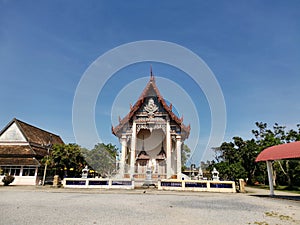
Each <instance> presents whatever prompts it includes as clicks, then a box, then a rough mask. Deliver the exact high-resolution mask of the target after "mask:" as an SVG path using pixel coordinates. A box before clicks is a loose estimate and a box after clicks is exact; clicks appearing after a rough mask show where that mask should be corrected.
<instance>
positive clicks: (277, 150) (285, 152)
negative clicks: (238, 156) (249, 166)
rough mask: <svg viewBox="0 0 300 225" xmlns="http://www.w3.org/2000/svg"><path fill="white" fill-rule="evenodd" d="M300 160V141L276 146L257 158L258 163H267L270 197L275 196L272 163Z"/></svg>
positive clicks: (267, 149)
mask: <svg viewBox="0 0 300 225" xmlns="http://www.w3.org/2000/svg"><path fill="white" fill-rule="evenodd" d="M295 158H300V141H296V142H291V143H287V144H281V145H275V146H272V147H269V148H266V149H265V150H263V151H262V152H261V153H260V154H259V155H258V156H257V158H256V160H255V161H256V162H260V161H266V162H267V169H268V178H269V186H270V195H274V187H273V167H272V161H274V160H280V159H295Z"/></svg>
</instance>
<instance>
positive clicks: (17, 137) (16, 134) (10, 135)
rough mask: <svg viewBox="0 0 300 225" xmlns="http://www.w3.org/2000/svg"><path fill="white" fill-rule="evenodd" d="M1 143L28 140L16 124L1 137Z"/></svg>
mask: <svg viewBox="0 0 300 225" xmlns="http://www.w3.org/2000/svg"><path fill="white" fill-rule="evenodd" d="M0 142H26V138H25V137H24V135H23V133H22V132H21V130H20V128H19V127H18V126H17V124H16V122H14V123H12V124H11V125H10V126H9V127H8V128H7V129H6V130H5V131H4V132H3V133H2V134H1V135H0Z"/></svg>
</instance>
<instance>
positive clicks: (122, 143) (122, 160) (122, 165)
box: [119, 135, 127, 178]
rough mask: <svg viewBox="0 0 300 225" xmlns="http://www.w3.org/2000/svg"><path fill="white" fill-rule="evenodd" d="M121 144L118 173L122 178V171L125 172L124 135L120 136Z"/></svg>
mask: <svg viewBox="0 0 300 225" xmlns="http://www.w3.org/2000/svg"><path fill="white" fill-rule="evenodd" d="M121 145H122V149H121V151H122V156H121V161H120V172H119V173H120V175H121V177H122V178H123V177H124V173H125V159H126V149H127V140H126V136H125V135H124V136H122V138H121Z"/></svg>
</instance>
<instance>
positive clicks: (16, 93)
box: [0, 0, 300, 162]
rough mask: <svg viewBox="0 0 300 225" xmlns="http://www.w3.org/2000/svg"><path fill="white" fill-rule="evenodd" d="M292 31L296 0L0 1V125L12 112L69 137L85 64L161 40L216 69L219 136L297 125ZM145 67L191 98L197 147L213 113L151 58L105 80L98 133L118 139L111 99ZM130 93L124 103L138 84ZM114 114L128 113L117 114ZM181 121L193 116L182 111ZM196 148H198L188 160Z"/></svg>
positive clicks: (187, 84)
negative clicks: (223, 114) (222, 121)
mask: <svg viewBox="0 0 300 225" xmlns="http://www.w3.org/2000/svg"><path fill="white" fill-rule="evenodd" d="M299 28H300V2H299V1H292V0H291V1H189V2H183V1H163V2H160V1H126V2H122V1H119V2H117V1H14V0H12V1H7V0H0V92H1V95H0V102H1V107H0V112H1V113H0V126H1V127H4V126H5V125H6V124H7V123H8V122H9V121H10V120H11V119H12V118H14V117H17V118H19V119H21V120H23V121H26V122H28V123H31V124H33V125H36V126H38V127H41V128H43V129H46V130H49V131H52V132H54V133H57V134H59V135H60V136H61V137H62V138H63V139H64V141H65V142H66V143H69V142H75V138H74V134H73V129H72V104H73V98H74V94H75V91H76V87H77V85H78V83H79V81H80V79H81V77H82V76H83V74H84V72H85V71H86V69H87V68H88V67H89V66H90V65H91V64H92V63H93V62H94V61H95V60H96V59H97V58H98V57H99V56H101V55H102V54H104V53H105V52H107V51H109V50H110V49H113V48H115V47H117V46H119V45H122V44H126V43H129V42H134V41H140V40H163V41H168V42H173V43H176V44H179V45H181V46H184V47H186V48H188V49H190V50H191V51H193V52H194V53H196V54H197V55H199V56H200V57H201V58H202V59H203V60H204V61H205V62H206V64H207V65H208V66H209V68H210V69H211V70H212V71H213V73H214V74H215V76H216V78H217V80H218V82H219V84H220V86H221V89H222V91H223V95H224V98H225V103H226V110H227V127H226V133H225V138H224V140H225V141H229V140H230V139H231V138H232V137H233V136H236V135H238V136H241V137H243V138H251V137H252V135H251V130H252V129H254V128H255V122H256V121H263V122H267V123H268V124H270V125H273V124H274V123H275V122H277V123H279V124H282V125H286V126H287V127H288V128H293V129H296V124H297V123H300V121H299V112H300V102H299V83H300V74H299V71H300V42H299V40H300V29H299ZM150 65H152V67H153V71H154V74H155V75H156V76H158V77H163V78H166V79H169V80H172V81H174V82H175V83H177V84H178V85H180V86H181V87H182V88H183V89H184V90H185V91H186V92H187V93H188V94H189V96H190V97H191V99H192V100H193V101H194V103H195V105H196V108H197V111H198V113H199V114H198V115H199V120H200V124H201V129H200V134H199V135H200V137H199V138H200V142H201V143H200V144H199V145H198V146H197V147H196V151H197V152H202V151H203V148H205V145H204V142H205V141H207V137H208V136H209V131H210V120H211V118H210V109H209V107H208V103H207V100H206V98H205V95H204V94H203V92H202V91H201V89H199V87H198V86H197V85H196V84H195V82H193V80H192V79H190V78H189V77H188V75H187V74H185V73H183V72H182V71H180V70H179V69H177V68H174V67H171V66H168V65H164V64H161V63H157V62H145V63H139V64H134V65H131V66H128V67H126V68H123V69H122V70H120V71H119V72H117V73H116V74H115V75H114V76H113V77H111V79H110V80H109V81H108V82H107V83H106V84H105V87H104V88H103V90H102V91H101V93H100V95H99V97H98V101H97V105H96V110H95V112H96V113H95V120H96V126H97V130H98V133H99V135H100V136H101V139H102V140H103V141H104V142H106V143H108V142H112V143H113V144H116V145H118V140H117V139H116V138H115V137H114V136H113V135H112V134H111V132H110V131H111V130H110V128H111V124H113V125H116V124H115V122H114V121H113V120H111V110H112V104H113V102H114V100H115V99H116V98H117V96H118V94H119V92H120V90H122V88H124V87H125V86H126V85H128V84H130V83H131V82H134V81H135V80H136V79H141V78H144V80H142V83H141V84H144V85H146V82H147V79H148V77H149V68H150ZM145 77H146V78H145ZM143 82H144V83H143ZM158 86H159V83H158ZM142 89H143V85H140V91H142ZM161 92H162V94H163V93H164V92H163V91H161ZM131 94H132V95H131V96H128V98H129V99H128V102H126V104H127V105H128V110H129V103H134V101H135V100H136V98H137V97H138V96H139V95H140V92H139V88H136V89H135V91H133V92H132V93H131ZM164 97H165V98H166V99H170V98H171V97H170V96H165V95H164ZM178 113H179V114H180V116H181V114H183V115H185V114H188V112H178ZM114 116H116V115H114ZM120 116H121V117H123V116H125V114H124V112H123V111H120ZM185 123H186V124H189V123H191V121H188V118H185ZM191 126H192V132H193V124H191ZM196 126H198V125H196ZM194 127H195V126H194ZM194 130H195V129H194ZM94 144H96V143H91V144H90V146H87V147H92V146H93V145H94ZM201 155H202V154H200V153H199V154H197V153H196V154H195V155H194V156H193V158H192V159H191V161H193V162H197V161H199V160H200V158H201Z"/></svg>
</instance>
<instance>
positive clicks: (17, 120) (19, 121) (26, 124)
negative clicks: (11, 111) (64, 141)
mask: <svg viewBox="0 0 300 225" xmlns="http://www.w3.org/2000/svg"><path fill="white" fill-rule="evenodd" d="M13 121H15V122H18V123H23V124H24V125H25V126H29V127H33V128H35V129H38V130H40V131H42V132H46V133H48V134H51V135H55V136H57V137H59V135H57V134H54V133H52V132H50V131H47V130H44V129H41V128H39V127H36V126H34V125H31V124H29V123H26V122H24V121H22V120H19V119H17V118H14V119H13ZM21 129H22V127H21ZM22 130H23V129H22Z"/></svg>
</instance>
